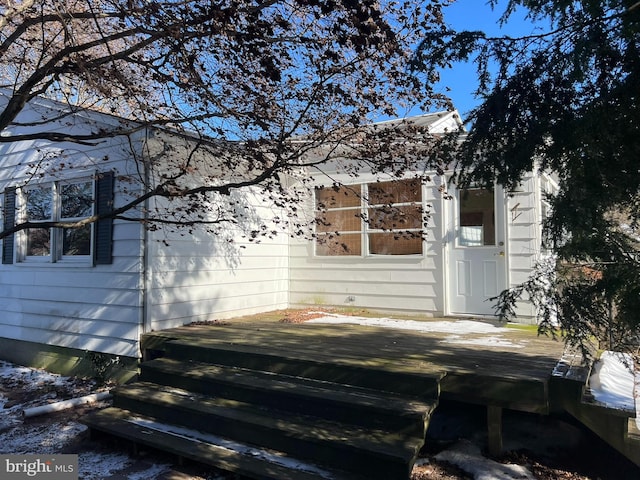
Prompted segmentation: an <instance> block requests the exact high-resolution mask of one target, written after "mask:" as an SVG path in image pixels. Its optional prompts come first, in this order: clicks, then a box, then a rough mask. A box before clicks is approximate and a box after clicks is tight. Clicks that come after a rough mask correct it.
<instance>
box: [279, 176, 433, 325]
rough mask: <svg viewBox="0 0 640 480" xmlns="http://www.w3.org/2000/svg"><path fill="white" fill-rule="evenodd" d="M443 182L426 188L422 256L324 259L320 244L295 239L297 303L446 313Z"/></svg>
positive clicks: (292, 259) (292, 268)
mask: <svg viewBox="0 0 640 480" xmlns="http://www.w3.org/2000/svg"><path fill="white" fill-rule="evenodd" d="M441 182H442V180H441V179H440V178H439V177H434V178H433V179H432V180H431V181H428V182H426V183H425V185H423V187H422V201H421V207H422V209H423V211H424V213H425V214H426V223H425V225H424V226H423V236H424V242H422V243H423V246H422V249H423V251H422V254H421V255H368V256H319V255H316V254H315V253H314V242H308V241H302V240H295V239H294V240H292V244H291V250H290V252H291V254H290V262H291V266H290V302H291V304H292V305H293V306H300V305H318V306H322V305H333V306H344V307H362V308H371V309H378V310H399V311H405V312H413V313H418V314H425V315H434V314H442V313H443V309H444V289H443V284H442V278H443V255H442V240H443V224H442V207H443V204H442V202H443V201H444V200H443V199H442V194H441V192H440V191H439V188H440V187H441Z"/></svg>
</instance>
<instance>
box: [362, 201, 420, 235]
mask: <svg viewBox="0 0 640 480" xmlns="http://www.w3.org/2000/svg"><path fill="white" fill-rule="evenodd" d="M421 226H422V207H421V206H420V205H402V206H400V207H395V206H392V205H385V206H383V207H377V208H370V209H369V227H370V228H372V229H376V230H394V229H415V228H421Z"/></svg>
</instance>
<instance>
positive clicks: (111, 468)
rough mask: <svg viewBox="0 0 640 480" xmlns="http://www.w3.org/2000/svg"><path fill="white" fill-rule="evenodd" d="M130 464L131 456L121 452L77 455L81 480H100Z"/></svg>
mask: <svg viewBox="0 0 640 480" xmlns="http://www.w3.org/2000/svg"><path fill="white" fill-rule="evenodd" d="M131 464H132V460H131V458H130V457H129V456H128V455H125V454H122V453H106V454H105V453H95V452H89V453H81V454H79V456H78V476H79V478H82V479H83V480H102V479H104V478H108V477H110V476H111V475H112V474H113V473H114V472H118V471H120V470H122V469H123V468H126V467H128V466H129V465H131ZM147 478H153V477H147Z"/></svg>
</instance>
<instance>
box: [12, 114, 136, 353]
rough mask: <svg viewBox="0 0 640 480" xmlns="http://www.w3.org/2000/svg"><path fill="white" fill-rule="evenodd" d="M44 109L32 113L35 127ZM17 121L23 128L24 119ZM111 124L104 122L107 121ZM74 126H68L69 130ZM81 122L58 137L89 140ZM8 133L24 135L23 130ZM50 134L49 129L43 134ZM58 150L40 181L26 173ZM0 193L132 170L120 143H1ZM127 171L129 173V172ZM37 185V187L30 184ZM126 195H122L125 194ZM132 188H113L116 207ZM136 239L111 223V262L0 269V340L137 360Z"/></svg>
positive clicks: (125, 225) (132, 227) (125, 226)
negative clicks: (68, 135)
mask: <svg viewBox="0 0 640 480" xmlns="http://www.w3.org/2000/svg"><path fill="white" fill-rule="evenodd" d="M43 112H45V110H44V109H38V110H37V111H34V112H32V113H33V114H34V115H35V116H34V118H33V119H39V120H41V117H40V115H41V114H42V113H43ZM28 114H29V110H28V109H27V117H23V118H20V119H19V120H20V121H21V122H23V123H24V124H26V123H28V122H29V121H30V120H31V118H30V117H29V116H28ZM112 120H113V119H111V120H110V121H112ZM74 122H75V124H74ZM97 125H98V124H97V123H91V124H90V123H89V122H87V119H84V118H81V117H79V116H78V117H69V118H65V119H64V120H63V121H62V122H61V124H60V126H59V127H60V128H59V130H60V131H65V132H69V131H71V132H74V133H88V132H89V131H91V130H93V129H95V128H97ZM20 128H23V129H24V132H21V131H19V130H18V129H17V128H16V129H15V130H14V131H13V133H27V132H28V127H20ZM49 129H50V130H55V129H56V127H55V126H53V127H51V128H49ZM60 148H62V149H65V151H64V154H63V155H61V156H59V157H58V158H57V159H56V158H54V159H52V160H50V161H45V162H44V163H42V164H41V165H40V166H41V167H42V168H43V173H44V176H42V177H40V176H39V175H36V176H34V177H33V178H32V177H31V174H30V172H29V170H30V169H31V168H33V166H34V165H35V164H36V162H40V161H41V160H42V154H43V153H47V152H55V151H58V150H60ZM0 156H1V157H2V159H3V161H2V164H1V165H0V191H2V190H4V189H5V188H6V187H8V186H12V185H22V184H24V183H26V182H27V180H28V179H31V180H29V181H30V183H34V182H40V181H41V182H49V181H53V180H58V179H65V178H69V179H73V178H79V177H83V176H88V175H92V174H93V173H95V172H96V170H102V171H104V170H111V169H114V170H116V172H117V173H118V174H119V175H122V174H127V173H129V172H130V170H129V169H132V168H133V167H134V164H133V162H131V161H130V159H131V158H132V153H131V152H130V145H129V144H128V142H126V141H125V140H124V139H122V138H112V139H105V140H104V141H102V142H99V143H98V144H97V145H77V144H64V143H56V144H50V143H48V142H46V141H42V140H35V141H28V142H16V143H13V144H0ZM131 172H134V170H131ZM34 179H37V180H34ZM127 189H128V190H129V192H126V190H127ZM131 189H132V184H131V183H129V182H127V183H126V184H122V183H120V182H118V181H116V186H115V203H116V206H117V205H121V204H123V203H125V202H126V201H128V200H129V199H130V196H129V195H131V193H132V192H131ZM141 237H142V231H141V226H140V224H139V223H133V222H123V221H116V222H115V223H114V229H113V240H114V243H113V255H114V257H113V263H112V264H110V265H99V266H95V267H94V266H91V265H87V264H84V265H82V264H73V263H65V262H59V263H55V264H52V263H45V264H38V263H30V262H24V263H15V264H10V265H0V309H1V310H2V312H3V314H2V315H0V335H2V336H3V337H5V338H9V339H17V340H25V341H29V342H36V343H44V344H51V345H58V346H61V347H69V348H77V349H80V350H95V351H98V352H104V353H111V354H115V355H122V356H132V357H136V356H138V353H139V347H138V340H139V338H138V337H139V332H140V315H141V302H140V285H141V282H140V270H141V256H140V253H141V248H140V239H141Z"/></svg>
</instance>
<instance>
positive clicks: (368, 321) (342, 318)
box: [305, 313, 509, 335]
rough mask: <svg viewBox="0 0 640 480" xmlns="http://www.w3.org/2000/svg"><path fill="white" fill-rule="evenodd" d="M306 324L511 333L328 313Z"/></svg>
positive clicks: (482, 326)
mask: <svg viewBox="0 0 640 480" xmlns="http://www.w3.org/2000/svg"><path fill="white" fill-rule="evenodd" d="M305 323H321V324H330V325H338V324H351V325H362V326H365V327H383V328H396V329H399V330H412V331H418V332H435V333H455V334H459V335H466V334H474V333H475V334H478V333H487V334H492V333H500V332H507V331H509V329H507V328H503V327H496V326H495V325H492V324H490V323H485V322H476V321H473V320H455V321H447V320H438V321H429V320H425V321H419V320H398V319H394V318H367V317H351V316H348V315H338V314H331V313H327V314H326V316H324V317H318V318H313V319H311V320H307V321H306V322H305Z"/></svg>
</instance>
